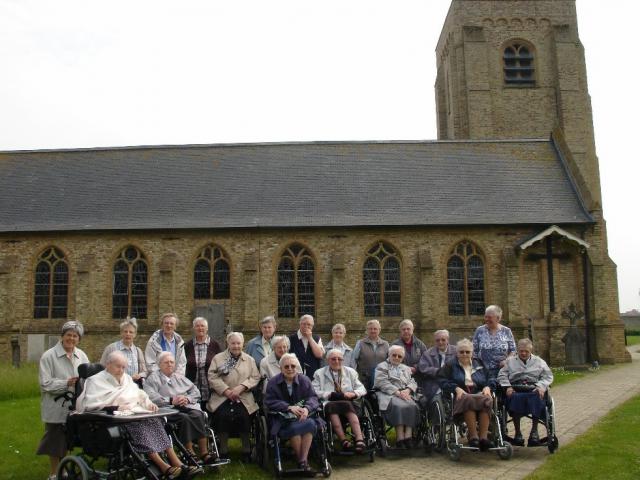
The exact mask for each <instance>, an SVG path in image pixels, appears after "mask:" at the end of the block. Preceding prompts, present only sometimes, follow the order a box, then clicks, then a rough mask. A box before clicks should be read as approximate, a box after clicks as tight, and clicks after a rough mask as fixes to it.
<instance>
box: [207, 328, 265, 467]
mask: <svg viewBox="0 0 640 480" xmlns="http://www.w3.org/2000/svg"><path fill="white" fill-rule="evenodd" d="M243 345H244V335H242V333H240V332H231V333H229V334H228V335H227V349H226V350H225V351H224V352H221V353H219V354H217V355H216V356H215V357H213V360H212V361H211V366H210V367H209V386H210V387H211V396H210V397H209V403H208V404H207V409H208V410H209V411H210V412H212V413H213V429H214V430H215V431H216V433H217V434H218V435H219V437H220V455H221V456H222V457H223V458H228V451H229V450H228V441H229V436H230V435H237V436H239V437H240V439H241V441H242V459H243V461H245V462H249V461H251V442H250V438H249V437H250V432H251V418H250V415H251V414H252V413H254V412H256V411H257V410H258V405H257V404H256V401H255V399H254V397H253V393H252V392H251V389H253V388H255V387H256V386H257V385H258V383H259V382H260V372H259V371H258V367H257V366H256V361H255V360H254V359H253V357H252V356H250V355H248V354H246V353H244V352H243V351H242V347H243Z"/></svg>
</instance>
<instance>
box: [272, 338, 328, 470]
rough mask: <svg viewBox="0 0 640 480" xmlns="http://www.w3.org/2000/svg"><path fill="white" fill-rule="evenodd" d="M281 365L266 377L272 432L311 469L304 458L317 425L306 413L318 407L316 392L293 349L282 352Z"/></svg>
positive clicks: (305, 467)
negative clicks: (270, 375) (282, 439)
mask: <svg viewBox="0 0 640 480" xmlns="http://www.w3.org/2000/svg"><path fill="white" fill-rule="evenodd" d="M285 338H286V337H285ZM280 369H281V373H279V374H278V375H275V376H274V377H273V378H272V379H271V380H269V383H268V384H267V393H266V396H265V405H266V407H267V409H268V410H269V412H270V413H271V414H272V415H271V420H272V423H271V435H274V436H275V435H278V436H279V437H280V438H288V439H289V443H290V444H291V448H293V451H294V452H295V454H296V458H297V460H298V465H299V466H300V468H301V469H302V470H305V471H310V470H311V468H310V467H309V462H308V460H307V458H308V456H309V449H310V448H311V443H312V441H313V436H314V435H315V433H316V430H317V425H316V421H315V420H314V419H311V418H309V414H310V413H313V412H315V411H316V410H317V409H318V408H319V406H320V403H319V402H318V396H317V395H316V392H314V391H313V387H312V385H311V380H309V379H308V378H307V377H306V376H304V375H302V369H301V368H300V362H299V361H298V357H296V356H295V355H294V354H293V353H285V354H284V355H282V357H281V358H280ZM291 415H293V416H291ZM287 417H291V419H288V418H287Z"/></svg>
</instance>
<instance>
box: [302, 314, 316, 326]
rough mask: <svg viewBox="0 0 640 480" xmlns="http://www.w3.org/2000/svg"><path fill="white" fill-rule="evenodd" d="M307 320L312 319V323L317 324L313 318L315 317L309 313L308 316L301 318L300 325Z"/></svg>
mask: <svg viewBox="0 0 640 480" xmlns="http://www.w3.org/2000/svg"><path fill="white" fill-rule="evenodd" d="M306 318H309V319H311V321H312V322H313V324H315V323H316V321H315V320H314V318H313V315H309V314H308V313H307V314H305V315H302V316H301V317H300V323H302V322H304V320H305V319H306Z"/></svg>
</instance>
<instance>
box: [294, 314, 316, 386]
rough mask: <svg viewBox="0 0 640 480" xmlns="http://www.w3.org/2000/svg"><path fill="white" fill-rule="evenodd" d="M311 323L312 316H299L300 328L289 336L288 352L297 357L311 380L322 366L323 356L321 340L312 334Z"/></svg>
mask: <svg viewBox="0 0 640 480" xmlns="http://www.w3.org/2000/svg"><path fill="white" fill-rule="evenodd" d="M313 325H314V321H313V316H311V315H303V316H302V317H300V328H299V329H298V331H297V332H296V333H294V334H293V335H290V336H289V342H290V343H291V347H290V348H289V352H290V353H294V354H295V355H296V357H298V360H299V361H300V365H301V366H302V372H303V373H304V374H305V375H306V376H307V377H309V379H310V380H313V374H314V373H315V371H316V370H318V369H319V368H320V367H321V366H322V358H323V357H324V347H323V346H322V340H321V339H320V336H319V335H314V334H313Z"/></svg>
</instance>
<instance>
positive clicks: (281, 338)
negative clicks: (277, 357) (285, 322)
mask: <svg viewBox="0 0 640 480" xmlns="http://www.w3.org/2000/svg"><path fill="white" fill-rule="evenodd" d="M281 343H284V344H285V345H286V346H287V350H289V348H290V347H291V342H290V341H289V337H287V336H286V335H278V336H277V337H273V338H272V339H271V345H272V346H273V347H274V348H275V347H276V345H279V344H281Z"/></svg>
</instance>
